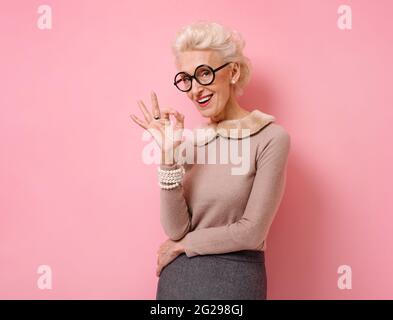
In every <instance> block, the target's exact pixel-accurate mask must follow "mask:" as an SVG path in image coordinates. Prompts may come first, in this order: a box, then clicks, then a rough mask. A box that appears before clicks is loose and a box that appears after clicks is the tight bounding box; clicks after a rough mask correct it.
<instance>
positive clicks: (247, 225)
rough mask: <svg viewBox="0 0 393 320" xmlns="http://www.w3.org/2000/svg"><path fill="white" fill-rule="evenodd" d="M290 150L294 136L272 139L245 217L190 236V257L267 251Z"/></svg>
mask: <svg viewBox="0 0 393 320" xmlns="http://www.w3.org/2000/svg"><path fill="white" fill-rule="evenodd" d="M289 149H290V136H289V134H288V133H287V132H286V131H285V130H280V131H278V132H277V134H275V135H274V136H273V137H272V138H270V140H269V141H268V143H267V144H266V145H265V146H264V148H263V150H260V151H258V154H257V160H256V161H257V167H256V174H255V178H254V181H253V185H252V189H251V192H250V195H249V198H248V200H247V205H246V208H245V211H244V214H243V216H242V217H241V218H240V219H239V220H238V221H236V222H235V223H230V224H227V225H225V226H218V227H209V228H201V229H196V230H194V231H191V232H189V233H187V234H186V235H185V237H184V245H185V253H186V255H187V256H188V257H192V256H195V255H204V254H218V253H226V252H232V251H239V250H259V249H262V248H263V244H264V241H265V239H266V237H267V233H268V231H269V228H270V225H271V224H272V222H273V219H274V216H275V214H276V211H277V210H278V208H279V205H280V202H281V199H282V196H283V194H284V189H285V184H286V167H287V158H288V154H289ZM179 204H181V201H180V200H179ZM182 210H184V207H182ZM182 214H184V213H183V211H182Z"/></svg>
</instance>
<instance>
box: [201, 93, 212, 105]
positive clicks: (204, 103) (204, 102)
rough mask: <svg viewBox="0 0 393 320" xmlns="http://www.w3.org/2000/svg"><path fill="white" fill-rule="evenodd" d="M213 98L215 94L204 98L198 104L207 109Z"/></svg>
mask: <svg viewBox="0 0 393 320" xmlns="http://www.w3.org/2000/svg"><path fill="white" fill-rule="evenodd" d="M212 97H213V94H211V95H209V96H208V98H203V99H200V100H197V102H198V104H199V105H200V106H201V107H206V106H207V105H208V104H209V102H210V100H211V99H212ZM201 101H202V102H201Z"/></svg>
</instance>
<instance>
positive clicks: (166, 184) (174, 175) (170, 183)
mask: <svg viewBox="0 0 393 320" xmlns="http://www.w3.org/2000/svg"><path fill="white" fill-rule="evenodd" d="M157 171H158V178H159V183H158V185H159V186H160V187H161V188H162V189H166V190H170V189H173V188H176V187H177V186H179V185H180V184H181V181H182V178H183V175H184V173H185V169H184V167H183V166H181V167H180V168H177V169H161V168H160V167H159V168H157Z"/></svg>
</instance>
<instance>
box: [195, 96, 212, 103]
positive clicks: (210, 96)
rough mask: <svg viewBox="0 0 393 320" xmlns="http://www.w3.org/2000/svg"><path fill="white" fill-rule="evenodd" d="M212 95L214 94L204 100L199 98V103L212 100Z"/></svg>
mask: <svg viewBox="0 0 393 320" xmlns="http://www.w3.org/2000/svg"><path fill="white" fill-rule="evenodd" d="M211 97H212V95H211V96H209V97H206V98H203V99H202V100H198V102H199V103H203V102H206V101H208V100H210V98H211Z"/></svg>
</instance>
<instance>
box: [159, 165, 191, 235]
mask: <svg viewBox="0 0 393 320" xmlns="http://www.w3.org/2000/svg"><path fill="white" fill-rule="evenodd" d="M179 167H180V166H179V165H178V164H173V165H167V164H160V168H161V169H165V170H174V169H177V168H179ZM160 222H161V225H162V227H163V229H164V232H165V233H166V235H167V236H168V237H169V238H170V239H172V240H179V239H181V238H183V237H184V235H185V234H186V233H187V232H188V231H189V230H190V227H191V215H190V213H189V210H188V206H187V203H186V200H185V198H184V195H183V186H182V185H180V186H178V187H176V188H174V189H170V190H166V189H160Z"/></svg>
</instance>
